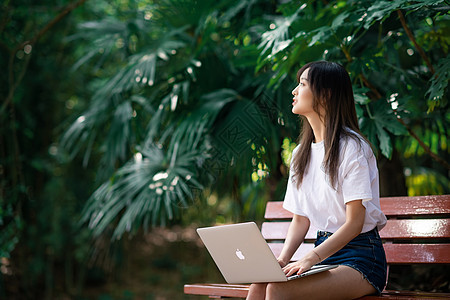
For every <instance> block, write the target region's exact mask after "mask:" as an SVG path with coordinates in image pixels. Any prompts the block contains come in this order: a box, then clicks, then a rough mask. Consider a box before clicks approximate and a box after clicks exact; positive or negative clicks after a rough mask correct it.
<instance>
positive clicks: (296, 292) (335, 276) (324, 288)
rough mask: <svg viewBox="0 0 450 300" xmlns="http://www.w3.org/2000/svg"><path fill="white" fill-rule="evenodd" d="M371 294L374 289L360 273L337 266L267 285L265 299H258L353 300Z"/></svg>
mask: <svg viewBox="0 0 450 300" xmlns="http://www.w3.org/2000/svg"><path fill="white" fill-rule="evenodd" d="M330 291H331V292H330ZM373 293H375V288H374V287H373V286H372V285H371V284H370V283H369V282H368V281H367V280H365V279H364V277H363V276H362V275H361V273H359V272H358V271H356V270H355V269H352V268H350V267H347V266H339V267H338V268H336V269H332V270H329V271H325V272H322V273H319V274H315V275H311V276H308V277H305V278H300V279H296V280H292V281H288V282H277V283H269V284H268V285H267V287H266V295H265V296H266V298H258V299H268V300H273V299H283V300H288V299H354V298H358V297H362V296H364V295H370V294H373Z"/></svg>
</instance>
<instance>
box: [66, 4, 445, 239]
mask: <svg viewBox="0 0 450 300" xmlns="http://www.w3.org/2000/svg"><path fill="white" fill-rule="evenodd" d="M443 3H444V1H416V2H409V1H402V0H398V1H333V2H331V3H329V4H324V3H322V2H317V1H305V2H303V3H301V4H298V3H296V2H292V3H285V4H278V5H276V7H272V8H271V9H269V10H268V9H267V3H265V2H263V1H261V2H258V1H236V2H232V3H229V4H225V3H222V2H218V3H216V2H212V1H207V3H202V5H201V6H200V5H199V4H198V3H197V2H192V3H188V2H186V1H163V2H158V3H153V4H151V5H150V4H144V3H141V4H139V5H136V4H135V3H134V2H132V1H131V2H129V4H130V7H129V10H128V11H127V14H126V16H127V17H126V18H124V17H123V16H121V14H118V13H116V14H112V15H113V16H109V17H108V18H104V19H103V20H97V21H88V22H86V23H82V24H81V25H80V26H79V31H78V32H77V33H76V34H75V35H73V36H72V37H71V38H70V39H69V40H70V41H72V43H74V42H77V43H80V42H81V45H83V44H82V43H83V42H88V43H86V46H84V45H83V47H84V48H86V47H87V48H90V50H88V51H85V52H84V54H83V55H81V56H80V58H79V61H78V62H77V63H75V65H74V68H75V69H79V68H87V67H84V66H87V65H88V64H89V66H90V67H89V68H91V70H92V72H96V75H95V77H97V78H98V79H97V81H98V82H99V84H95V85H93V88H94V87H95V93H93V96H92V101H91V104H90V108H89V109H88V110H87V111H86V112H85V113H84V114H83V115H82V116H81V117H79V118H78V119H77V121H75V122H74V123H73V124H72V126H71V127H70V128H69V130H67V131H66V133H65V134H64V136H63V138H62V140H61V144H60V146H61V147H62V148H64V149H66V150H67V151H68V152H69V153H70V154H71V155H72V157H73V155H76V154H77V153H78V152H79V151H80V150H81V149H85V150H84V153H85V160H84V161H85V163H87V161H88V158H89V156H90V155H91V152H92V151H96V156H97V155H100V157H101V160H100V165H99V166H100V167H99V172H98V176H99V177H98V178H99V180H102V181H103V182H104V183H103V184H101V185H100V187H99V188H98V189H97V191H96V192H95V193H94V194H93V196H92V197H91V199H90V201H89V204H88V206H87V207H86V209H85V211H84V218H83V219H84V220H85V221H89V224H90V227H91V228H92V230H93V231H94V232H95V234H101V233H102V232H104V231H105V230H106V228H107V227H108V226H110V225H111V226H113V227H114V235H113V237H114V238H119V237H120V236H121V235H122V234H123V233H125V232H136V231H137V230H138V228H140V227H141V226H143V227H144V228H147V227H148V226H149V224H153V225H155V224H165V223H166V221H167V220H173V219H175V218H177V217H179V216H180V210H179V206H181V207H184V206H186V205H188V203H189V201H190V200H189V199H191V200H192V199H193V198H194V197H195V194H194V193H193V190H197V189H198V190H201V189H203V188H205V187H208V186H210V187H211V188H213V189H214V190H216V191H217V192H218V193H223V192H224V193H225V194H222V195H223V196H225V195H227V194H228V195H230V196H232V197H233V198H235V199H237V201H238V203H240V204H239V205H238V207H240V209H241V210H242V209H244V208H245V207H254V204H252V203H253V202H252V201H257V200H256V199H255V200H250V202H248V204H246V203H247V202H246V201H247V200H244V198H246V197H244V198H243V195H244V194H245V192H243V191H246V189H247V187H248V188H250V189H252V188H251V186H252V184H253V181H255V180H256V181H260V180H262V181H267V182H269V181H270V180H276V181H280V179H281V177H282V175H281V174H280V173H278V171H277V170H279V169H280V166H281V163H280V162H281V159H280V158H277V157H279V153H280V151H281V145H282V144H281V141H282V140H283V139H284V138H286V137H287V138H290V139H293V138H295V136H296V134H297V133H296V132H298V131H297V130H298V125H297V124H296V121H295V117H293V116H292V114H291V113H290V112H289V107H288V103H285V100H284V99H286V98H287V97H286V94H288V93H289V91H290V88H292V87H293V86H294V84H295V73H296V71H297V69H298V68H299V66H301V65H302V64H303V63H306V62H308V61H312V60H320V59H329V60H333V61H337V62H340V63H342V64H343V65H344V66H345V67H346V68H347V69H348V71H349V72H350V74H351V76H352V78H353V81H354V82H353V83H354V89H355V97H356V105H357V112H358V117H359V119H360V125H361V128H362V130H363V132H364V133H365V134H366V135H367V137H368V138H369V140H370V141H371V142H372V144H373V145H374V146H375V148H376V149H379V151H380V153H381V154H382V155H383V156H386V157H388V158H390V157H391V156H392V153H393V151H402V149H397V150H395V149H394V148H395V145H396V141H397V140H403V139H405V140H411V137H410V136H409V131H408V130H410V127H411V126H416V123H417V122H423V121H424V120H426V122H425V124H429V125H430V126H431V127H430V128H429V129H428V127H427V128H426V129H425V130H430V131H432V132H434V133H435V134H437V138H438V139H440V140H445V139H446V137H445V128H446V126H447V119H446V116H445V111H446V107H447V102H448V101H447V100H446V94H445V90H446V88H447V85H448V76H447V75H448V72H447V62H448V59H447V58H446V57H445V55H444V56H443V54H442V49H447V48H446V45H445V43H446V41H445V40H439V39H437V42H436V43H434V44H426V43H424V45H423V46H422V47H425V50H426V51H425V53H427V55H428V56H429V58H430V59H431V63H432V64H434V65H435V66H436V76H433V74H432V73H431V72H430V70H429V69H427V66H426V64H425V62H424V61H423V59H422V58H421V57H420V56H419V55H418V54H416V51H417V52H419V51H418V50H417V49H414V47H415V45H414V44H413V41H412V40H410V37H409V36H408V35H407V34H405V28H404V27H403V25H402V24H401V22H399V21H398V15H399V11H400V10H401V11H402V13H404V14H405V15H406V19H407V25H406V26H409V27H408V30H411V31H412V32H413V33H414V34H415V39H416V40H417V41H424V40H426V38H425V36H427V35H430V34H437V32H439V30H441V29H442V28H446V26H447V19H448V18H447V16H446V15H445V14H443V13H441V7H442V5H444V4H443ZM426 20H428V21H429V20H431V25H430V24H429V22H427V21H426ZM441 44H444V45H443V46H441ZM410 55H412V56H414V57H413V58H414V59H413V60H412V59H410ZM100 66H101V67H100ZM252 74H253V75H252ZM430 98H431V99H432V100H431V101H423V100H426V99H430ZM433 99H434V100H433ZM427 103H428V106H427ZM426 111H428V113H424V112H426ZM80 118H81V119H80ZM399 120H402V122H399ZM434 122H439V124H441V125H443V127H444V131H438V132H436V131H435V130H434V129H432V128H434V127H435V125H434V124H435V123H434ZM419 138H423V137H419ZM444 143H445V142H444ZM441 144H442V143H441ZM183 147H184V148H183ZM252 147H253V149H262V148H264V149H265V152H264V155H261V154H259V155H257V154H256V152H255V151H254V150H252ZM146 151H147V152H146ZM433 151H434V152H435V153H440V152H442V151H446V148H445V149H444V148H441V147H437V148H433ZM175 152H176V153H175ZM178 152H179V153H178ZM145 153H147V154H145ZM444 153H445V152H444ZM133 155H134V158H133ZM136 155H138V156H139V155H140V156H139V157H142V159H141V158H140V159H136ZM175 166H182V168H181V169H177V168H176V167H175ZM230 167H231V168H230ZM258 170H259V173H258V172H257V171H258ZM399 171H400V172H401V170H399ZM158 174H164V176H167V177H166V178H164V180H161V182H159V181H158V180H154V178H155V177H158ZM188 174H189V182H188V180H183V178H186V176H187V175H188ZM252 174H253V180H252ZM258 174H260V175H261V174H269V176H268V177H266V175H265V176H258ZM152 178H153V179H152ZM175 178H176V179H178V180H177V181H176V184H172V183H174V180H175ZM156 185H158V188H159V189H157V188H154V187H155V186H156ZM159 185H161V186H159ZM152 187H153V188H152ZM161 187H164V188H165V189H161ZM170 188H173V190H169V189H170ZM253 188H255V187H253ZM157 191H158V193H157ZM272 191H273V190H272ZM268 192H269V193H270V192H271V190H268ZM278 197H279V196H278ZM245 210H247V209H245ZM249 211H251V209H250V210H249Z"/></svg>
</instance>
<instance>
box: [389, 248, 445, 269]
mask: <svg viewBox="0 0 450 300" xmlns="http://www.w3.org/2000/svg"><path fill="white" fill-rule="evenodd" d="M383 246H384V251H385V252H386V257H387V263H388V264H450V256H449V255H448V254H449V253H450V244H383Z"/></svg>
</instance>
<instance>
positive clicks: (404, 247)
mask: <svg viewBox="0 0 450 300" xmlns="http://www.w3.org/2000/svg"><path fill="white" fill-rule="evenodd" d="M383 246H384V251H385V252H386V257H387V263H388V264H412V263H414V264H425V263H427V264H449V263H450V257H449V255H448V253H450V244H383ZM269 247H270V249H271V250H272V252H273V254H274V255H275V257H278V256H279V255H280V253H281V250H282V249H283V244H281V243H269ZM313 248H314V245H313V244H302V245H301V246H300V248H299V249H298V250H297V251H296V252H295V253H294V256H293V257H292V260H293V261H296V260H299V259H300V258H301V257H303V256H304V255H305V254H306V253H308V252H309V251H311V250H312V249H313Z"/></svg>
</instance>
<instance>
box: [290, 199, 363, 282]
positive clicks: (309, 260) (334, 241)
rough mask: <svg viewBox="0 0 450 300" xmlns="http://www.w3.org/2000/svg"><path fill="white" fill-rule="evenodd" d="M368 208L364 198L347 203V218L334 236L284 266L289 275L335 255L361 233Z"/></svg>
mask: <svg viewBox="0 0 450 300" xmlns="http://www.w3.org/2000/svg"><path fill="white" fill-rule="evenodd" d="M365 211H366V208H365V207H364V206H363V205H362V200H355V201H350V202H348V203H347V204H346V212H345V216H346V220H345V223H344V225H342V226H341V227H340V228H339V229H338V230H337V231H336V232H335V233H333V235H332V236H330V237H329V238H328V239H327V240H326V241H325V242H323V243H322V244H320V245H319V246H317V247H316V248H314V250H312V251H310V252H309V253H308V254H306V255H305V256H304V257H303V258H302V259H300V260H299V261H297V262H294V263H291V264H288V265H287V266H285V267H284V268H283V270H284V272H285V273H286V275H287V276H290V275H292V274H294V273H298V274H300V273H302V272H304V271H307V270H309V269H310V268H311V267H312V266H313V265H315V264H317V263H319V262H321V261H323V260H324V259H326V258H327V257H329V256H331V255H333V254H334V253H336V252H337V251H339V250H340V249H341V248H343V247H344V246H345V245H346V244H347V243H348V242H350V241H351V240H352V239H353V238H355V237H356V236H357V235H359V234H360V233H361V230H362V228H363V225H364V218H365Z"/></svg>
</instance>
